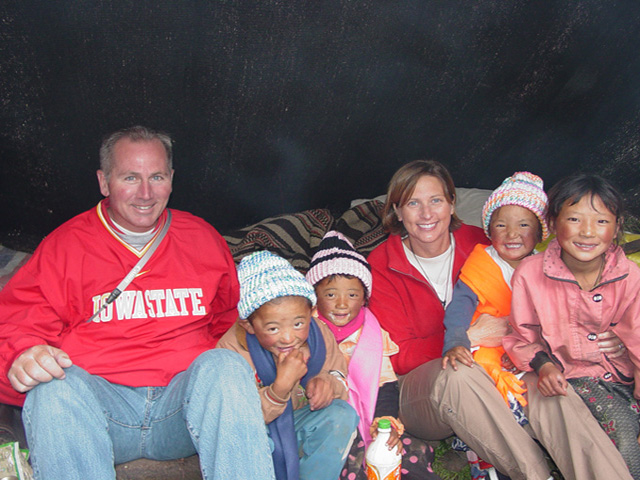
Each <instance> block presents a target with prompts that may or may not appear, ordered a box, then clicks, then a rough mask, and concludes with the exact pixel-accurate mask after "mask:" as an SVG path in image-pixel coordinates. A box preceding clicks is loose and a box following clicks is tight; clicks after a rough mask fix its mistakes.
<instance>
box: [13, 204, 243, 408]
mask: <svg viewBox="0 0 640 480" xmlns="http://www.w3.org/2000/svg"><path fill="white" fill-rule="evenodd" d="M171 213H172V215H173V218H172V223H171V227H170V228H169V231H168V232H167V235H166V237H165V238H164V240H163V241H162V243H161V244H160V245H159V247H158V249H157V250H156V251H155V253H154V254H153V256H152V257H151V258H150V259H149V261H148V262H147V264H146V265H145V266H144V268H143V269H142V271H141V272H140V273H139V274H138V276H137V277H136V278H135V279H134V280H133V282H132V283H131V284H130V285H129V287H128V288H127V289H126V290H125V291H124V292H123V293H122V294H121V295H120V297H118V299H117V300H116V301H115V302H113V303H112V304H111V305H110V306H109V307H108V308H106V309H105V310H104V311H103V312H102V314H101V315H99V316H98V317H97V318H96V319H95V320H94V321H92V322H90V323H89V322H87V320H88V319H89V318H90V317H91V315H92V314H93V313H94V312H95V311H97V310H98V308H99V307H100V305H101V304H102V301H104V299H105V298H106V297H107V296H108V295H109V293H110V292H111V291H112V290H113V289H114V288H115V287H116V286H117V285H118V284H119V283H120V281H121V280H122V279H123V278H124V276H125V275H126V274H127V273H128V272H129V271H130V270H131V268H133V266H134V265H135V264H136V263H137V262H138V259H139V258H140V257H141V256H142V254H143V253H142V252H138V251H137V250H135V249H132V248H131V247H129V246H128V245H126V244H125V243H123V242H122V241H121V240H120V239H119V238H118V237H117V236H116V235H115V233H114V232H113V230H112V229H111V227H110V226H109V224H108V222H107V221H106V220H105V218H104V209H101V205H100V204H99V205H98V206H97V207H96V208H93V209H92V210H89V211H88V212H85V213H82V214H80V215H78V216H77V217H75V218H73V219H71V220H69V221H68V222H66V223H65V224H63V225H62V226H60V227H59V228H58V229H56V230H55V231H54V232H53V233H51V234H50V235H49V236H48V237H47V238H46V239H45V240H44V241H43V242H42V243H41V244H40V246H39V247H38V249H37V250H36V252H35V253H34V255H33V256H32V257H31V259H30V260H29V261H28V262H27V263H26V264H25V265H24V266H23V267H22V268H21V269H20V270H19V271H18V272H17V273H16V274H15V275H14V277H13V278H12V279H11V281H10V282H9V283H8V284H7V286H6V287H5V288H4V289H3V290H2V291H0V370H1V372H2V373H1V375H0V402H3V403H10V404H15V405H20V404H22V403H23V402H24V394H20V393H18V392H16V391H15V390H13V388H12V387H11V385H10V383H9V381H8V378H7V372H8V371H9V368H10V367H11V364H12V363H13V361H14V360H15V358H16V357H18V356H19V355H20V354H21V353H22V352H24V351H25V350H27V349H28V348H30V347H32V346H34V345H41V344H49V345H53V346H55V347H58V348H61V349H62V350H64V351H65V352H67V353H68V354H69V357H70V358H71V360H72V361H73V363H74V364H75V365H78V366H79V367H82V368H84V369H85V370H87V371H88V372H89V373H92V374H95V375H100V376H102V377H104V378H105V379H107V380H108V381H110V382H114V383H118V384H122V385H129V386H133V387H138V386H165V385H167V384H168V383H169V381H170V380H171V379H172V378H173V377H174V376H175V375H176V374H177V373H179V372H181V371H183V370H185V369H186V368H187V367H188V366H189V365H190V364H191V362H192V361H193V360H194V359H195V358H196V357H197V356H198V355H199V354H200V353H202V352H203V351H205V350H208V349H211V348H213V347H214V346H215V344H216V342H217V340H218V338H220V336H221V335H222V334H223V333H224V332H225V331H226V330H228V328H229V327H230V326H231V324H232V323H233V322H234V320H235V318H236V317H237V312H236V304H237V302H238V296H239V286H238V279H237V276H236V269H235V265H234V263H233V259H232V257H231V253H230V252H229V248H228V246H227V244H226V242H225V241H224V239H223V238H222V236H221V235H220V234H219V233H218V232H217V231H216V230H215V229H214V228H213V227H212V226H211V225H209V224H208V223H206V222H205V221H204V220H202V219H200V218H198V217H195V216H193V215H191V214H189V213H186V212H181V211H177V210H172V211H171ZM165 216H166V214H165V215H163V216H162V217H161V221H164V218H165Z"/></svg>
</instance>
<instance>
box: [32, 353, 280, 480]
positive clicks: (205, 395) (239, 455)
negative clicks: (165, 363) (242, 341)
mask: <svg viewBox="0 0 640 480" xmlns="http://www.w3.org/2000/svg"><path fill="white" fill-rule="evenodd" d="M22 418H23V422H24V424H25V430H26V433H27V441H28V443H29V449H30V452H31V453H30V455H31V457H30V458H31V463H32V466H33V469H34V473H35V476H36V478H37V479H38V480H62V479H64V480H87V479H91V480H102V479H104V480H107V479H109V480H113V479H115V468H114V464H117V463H123V462H127V461H130V460H134V459H137V458H150V459H156V460H169V459H174V458H181V457H186V456H190V455H193V454H194V453H198V454H199V456H200V467H201V470H202V475H203V478H204V479H216V480H229V479H238V480H247V479H267V480H268V479H273V478H274V473H273V462H272V459H271V451H270V447H269V440H268V437H267V432H266V426H265V424H264V419H263V416H262V410H261V407H260V399H259V397H258V391H257V389H256V386H255V378H254V375H253V373H252V371H251V368H250V367H249V365H248V364H247V362H246V361H245V360H244V359H243V358H242V357H241V356H240V355H238V354H237V353H235V352H232V351H230V350H224V349H216V350H209V351H207V352H204V353H202V354H201V355H200V356H199V357H198V358H196V359H195V360H194V362H193V363H192V364H191V366H190V367H189V368H188V369H187V370H186V371H184V372H181V373H179V374H178V375H176V376H175V377H174V378H173V380H172V381H171V383H170V384H169V385H168V386H166V387H138V388H132V387H125V386H122V385H115V384H112V383H109V382H107V381H106V380H104V379H103V378H102V377H98V376H94V375H90V374H89V373H87V372H86V371H85V370H83V369H81V368H79V367H76V366H72V367H70V368H67V369H66V378H65V379H64V380H52V381H51V382H48V383H42V384H40V385H38V386H37V387H35V388H34V389H33V390H31V391H30V392H29V393H28V394H27V398H26V401H25V405H24V409H23V413H22Z"/></svg>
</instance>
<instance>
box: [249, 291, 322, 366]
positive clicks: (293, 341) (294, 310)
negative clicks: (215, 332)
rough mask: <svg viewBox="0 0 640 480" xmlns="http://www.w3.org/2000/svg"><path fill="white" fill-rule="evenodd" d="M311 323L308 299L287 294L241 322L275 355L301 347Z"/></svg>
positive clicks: (268, 303) (307, 335)
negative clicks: (248, 319) (249, 318)
mask: <svg viewBox="0 0 640 480" xmlns="http://www.w3.org/2000/svg"><path fill="white" fill-rule="evenodd" d="M310 322H311V305H310V303H309V300H307V299H306V298H305V297H297V296H288V297H279V298H276V299H274V300H271V301H270V302H267V303H265V304H264V305H262V306H261V307H260V308H259V309H258V310H256V311H255V312H254V313H253V314H252V315H251V320H250V321H243V322H241V325H242V326H243V327H244V329H245V330H246V331H247V332H249V333H251V334H253V335H255V336H256V338H257V339H258V342H260V345H262V347H263V348H265V349H266V350H269V351H270V352H271V353H273V354H274V355H275V356H276V357H277V356H278V355H279V354H281V353H285V354H287V353H290V352H292V351H293V350H296V349H300V348H301V347H302V346H303V345H304V344H305V343H306V341H307V338H308V337H309V325H310Z"/></svg>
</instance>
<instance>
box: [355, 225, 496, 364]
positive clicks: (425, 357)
mask: <svg viewBox="0 0 640 480" xmlns="http://www.w3.org/2000/svg"><path fill="white" fill-rule="evenodd" d="M453 237H454V238H455V242H456V248H455V257H454V261H453V275H452V277H453V278H452V281H453V282H454V283H455V282H456V280H457V279H458V274H459V273H460V268H462V264H463V263H464V262H465V260H466V259H467V257H468V256H469V254H470V253H471V250H473V247H474V246H475V245H476V244H478V243H484V244H486V243H487V242H488V240H487V237H486V236H485V235H484V232H483V231H482V229H480V228H478V227H473V226H469V225H462V226H461V227H460V228H459V229H458V230H456V231H455V232H453ZM367 260H368V261H369V263H370V264H371V274H372V276H373V292H372V294H371V301H370V304H369V308H370V309H371V311H372V312H373V314H374V315H375V316H376V317H377V318H378V321H379V322H380V326H381V327H382V328H383V329H385V330H386V331H387V332H389V335H390V336H391V339H392V340H393V341H394V342H395V343H397V344H398V346H399V347H400V353H398V354H397V355H394V356H392V357H391V363H392V365H393V370H394V371H395V372H396V373H397V374H398V375H405V374H407V373H409V372H410V371H411V370H413V369H414V368H416V367H418V366H420V365H422V364H423V363H426V362H428V361H430V360H433V359H435V358H440V357H441V356H442V344H443V342H444V323H443V321H444V308H442V304H441V303H440V300H439V299H438V296H437V295H436V293H435V291H434V290H433V288H432V287H431V285H430V284H429V283H428V282H427V281H426V280H425V279H424V277H423V276H422V275H421V274H420V273H419V272H418V270H416V269H415V267H414V266H413V265H411V264H410V263H409V260H408V259H407V256H406V255H405V253H404V249H403V247H402V239H401V237H400V236H399V235H390V236H389V238H388V239H387V241H386V242H384V243H383V244H381V245H379V246H378V247H376V249H375V250H373V251H372V252H371V253H370V254H369V257H368V259H367Z"/></svg>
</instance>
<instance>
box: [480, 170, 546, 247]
mask: <svg viewBox="0 0 640 480" xmlns="http://www.w3.org/2000/svg"><path fill="white" fill-rule="evenodd" d="M505 205H518V206H519V207H524V208H526V209H528V210H531V211H532V212H533V214H534V215H535V216H536V217H538V220H539V221H540V225H541V226H542V240H545V239H546V238H547V237H548V236H549V226H548V225H547V220H546V218H545V213H546V211H547V194H546V193H544V183H543V181H542V179H541V178H540V177H539V176H537V175H534V174H533V173H529V172H516V173H514V174H513V175H512V176H511V177H507V178H505V179H504V181H503V182H502V185H500V186H499V187H498V188H496V189H495V190H494V191H493V193H492V194H491V195H490V196H489V198H488V199H487V201H486V203H485V204H484V207H483V208H482V225H483V227H484V233H485V234H486V235H487V237H489V223H490V222H491V215H493V212H495V211H496V210H497V209H499V208H500V207H503V206H505Z"/></svg>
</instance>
